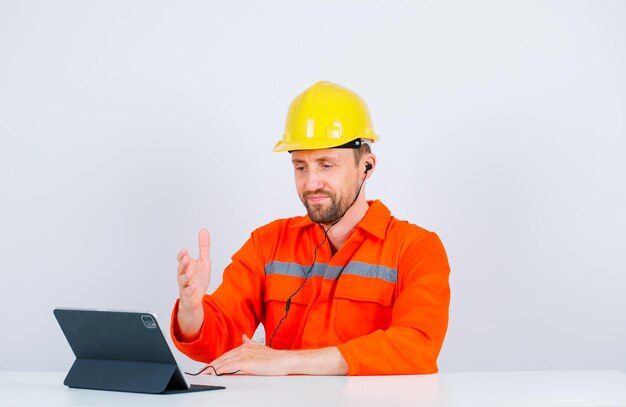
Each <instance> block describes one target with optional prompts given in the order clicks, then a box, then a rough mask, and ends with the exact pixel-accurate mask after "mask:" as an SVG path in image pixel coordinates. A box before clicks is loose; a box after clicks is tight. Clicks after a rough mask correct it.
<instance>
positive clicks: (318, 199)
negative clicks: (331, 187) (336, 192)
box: [305, 195, 330, 204]
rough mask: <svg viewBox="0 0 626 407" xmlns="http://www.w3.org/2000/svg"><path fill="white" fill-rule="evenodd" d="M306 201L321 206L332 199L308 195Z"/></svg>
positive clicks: (326, 196) (324, 196)
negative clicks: (320, 204)
mask: <svg viewBox="0 0 626 407" xmlns="http://www.w3.org/2000/svg"><path fill="white" fill-rule="evenodd" d="M305 199H306V201H307V202H309V203H311V204H319V203H321V202H323V201H325V200H326V199H330V197H329V196H328V195H307V196H306V197H305Z"/></svg>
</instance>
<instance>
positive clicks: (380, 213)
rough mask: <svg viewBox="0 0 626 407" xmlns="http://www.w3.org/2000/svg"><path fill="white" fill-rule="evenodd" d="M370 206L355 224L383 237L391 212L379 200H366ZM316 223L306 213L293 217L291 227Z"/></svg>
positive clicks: (378, 236)
mask: <svg viewBox="0 0 626 407" xmlns="http://www.w3.org/2000/svg"><path fill="white" fill-rule="evenodd" d="M367 203H368V205H369V206H370V208H369V209H368V210H367V212H366V213H365V216H364V217H363V219H361V221H360V222H359V223H358V224H357V225H356V227H357V228H360V229H363V230H364V231H365V232H367V233H369V234H372V235H374V236H376V237H377V238H379V239H384V238H385V235H386V232H387V225H388V224H389V221H390V219H391V212H390V211H389V209H387V207H386V206H385V205H384V204H383V203H382V202H380V201H379V200H375V201H367ZM315 224H316V223H315V222H313V221H312V220H311V218H309V216H308V215H306V216H300V217H297V218H295V219H294V221H293V223H292V224H291V227H293V228H300V227H306V226H310V225H315Z"/></svg>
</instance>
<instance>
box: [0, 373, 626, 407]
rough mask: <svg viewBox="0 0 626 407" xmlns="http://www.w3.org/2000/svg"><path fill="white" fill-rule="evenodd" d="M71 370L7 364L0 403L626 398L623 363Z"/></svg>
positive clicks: (457, 402) (318, 404) (391, 405)
mask: <svg viewBox="0 0 626 407" xmlns="http://www.w3.org/2000/svg"><path fill="white" fill-rule="evenodd" d="M64 377H65V374H64V373H57V372H0V406H11V407H19V406H52V407H54V406H170V407H175V406H203V407H206V406H246V407H253V406H272V407H281V406H289V407H301V406H315V407H328V406H359V407H367V406H377V407H380V406H383V407H396V406H464V407H472V406H480V407H489V406H497V407H506V406H524V407H530V406H541V407H549V406H559V407H563V406H568V407H569V406H602V407H609V406H621V407H624V406H626V374H624V373H622V372H619V371H557V372H500V373H441V374H438V375H425V376H364V377H323V376H290V377H254V376H241V375H238V376H224V377H210V376H203V377H200V378H194V380H190V381H191V382H193V383H202V384H219V385H223V386H226V390H217V391H209V392H199V393H187V394H177V395H146V394H133V393H118V392H108V391H96V390H82V389H69V388H67V387H65V386H64V385H63V384H62V383H63V378H64Z"/></svg>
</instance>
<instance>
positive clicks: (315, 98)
mask: <svg viewBox="0 0 626 407" xmlns="http://www.w3.org/2000/svg"><path fill="white" fill-rule="evenodd" d="M355 140H358V141H357V142H356V145H355V144H352V143H353V142H355ZM361 140H368V141H370V142H375V141H376V140H378V136H377V135H376V133H374V128H373V126H372V119H371V118H370V113H369V110H368V109H367V105H366V104H365V102H364V101H363V99H361V98H360V97H359V95H357V94H356V93H354V92H353V91H351V90H350V89H347V88H344V87H343V86H340V85H337V84H335V83H331V82H326V81H324V82H318V83H316V84H315V85H313V86H311V87H310V88H308V89H307V90H305V91H304V92H302V93H301V94H300V95H298V97H296V98H295V99H294V101H293V102H291V105H290V106H289V110H288V112H287V120H286V121H285V132H284V133H283V139H282V140H280V141H279V142H278V143H276V145H275V146H274V151H277V152H278V151H294V150H318V149H325V148H333V147H342V146H346V147H348V146H350V147H357V146H358V145H360V143H361Z"/></svg>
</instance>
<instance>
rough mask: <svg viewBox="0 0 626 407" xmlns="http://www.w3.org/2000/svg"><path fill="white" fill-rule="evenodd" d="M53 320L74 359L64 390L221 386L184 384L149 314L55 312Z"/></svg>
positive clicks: (183, 389) (150, 390) (154, 391)
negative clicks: (68, 388)
mask: <svg viewBox="0 0 626 407" xmlns="http://www.w3.org/2000/svg"><path fill="white" fill-rule="evenodd" d="M54 316H55V317H56V319H57V321H58V323H59V325H60V326H61V330H62V331H63V333H64V334H65V338H66V339H67V342H68V343H69V345H70V347H71V348H72V351H73V352H74V355H75V356H76V360H75V361H74V364H73V365H72V367H71V369H70V371H69V372H68V374H67V376H66V377H65V380H64V381H63V384H65V385H66V386H68V387H74V388H82V389H96V390H113V391H126V392H134V393H152V394H172V393H186V392H193V391H205V390H217V389H223V388H224V387H223V386H207V385H189V384H188V383H187V381H186V380H185V378H184V377H183V374H182V372H181V370H180V368H179V367H178V364H177V363H176V359H174V355H173V354H172V352H171V350H170V348H169V346H168V344H167V341H166V340H165V337H164V336H163V332H162V331H161V328H160V327H159V323H158V321H157V317H156V315H155V314H152V313H149V312H137V311H114V310H94V309H76V308H57V309H55V310H54Z"/></svg>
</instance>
